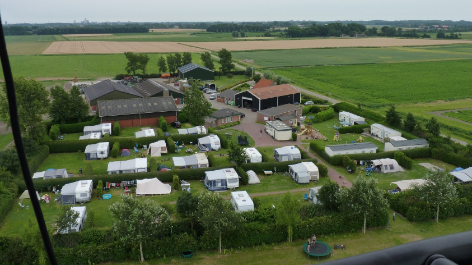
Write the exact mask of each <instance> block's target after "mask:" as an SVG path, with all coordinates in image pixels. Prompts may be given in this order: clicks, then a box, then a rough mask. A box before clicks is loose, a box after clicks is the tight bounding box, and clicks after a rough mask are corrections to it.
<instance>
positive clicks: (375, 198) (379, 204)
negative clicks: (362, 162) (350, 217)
mask: <svg viewBox="0 0 472 265" xmlns="http://www.w3.org/2000/svg"><path fill="white" fill-rule="evenodd" d="M384 194H385V191H383V190H381V189H380V188H379V187H377V180H376V179H374V178H368V179H366V178H365V177H363V176H361V175H359V176H357V178H356V179H355V180H354V182H353V183H352V187H351V188H350V189H346V188H341V189H340V190H339V193H338V194H337V196H338V199H339V201H340V202H341V207H342V209H343V210H344V211H345V212H348V213H352V214H354V215H361V216H363V217H364V225H363V227H362V231H363V233H364V234H365V231H366V223H367V217H368V216H371V215H373V214H374V213H378V212H380V211H382V210H384V209H385V208H386V207H387V206H388V202H387V199H386V198H385V196H384Z"/></svg>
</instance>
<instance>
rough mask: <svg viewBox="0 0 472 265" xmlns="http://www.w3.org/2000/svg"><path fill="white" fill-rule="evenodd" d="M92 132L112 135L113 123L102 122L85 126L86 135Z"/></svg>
mask: <svg viewBox="0 0 472 265" xmlns="http://www.w3.org/2000/svg"><path fill="white" fill-rule="evenodd" d="M91 133H100V134H101V135H105V134H106V133H108V135H111V123H102V124H97V125H94V126H84V135H87V134H91Z"/></svg>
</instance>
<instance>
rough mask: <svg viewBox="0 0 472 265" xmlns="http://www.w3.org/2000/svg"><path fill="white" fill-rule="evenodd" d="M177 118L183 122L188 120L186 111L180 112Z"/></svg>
mask: <svg viewBox="0 0 472 265" xmlns="http://www.w3.org/2000/svg"><path fill="white" fill-rule="evenodd" d="M177 120H178V121H180V122H181V123H185V122H188V118H187V115H185V113H183V112H179V114H178V115H177Z"/></svg>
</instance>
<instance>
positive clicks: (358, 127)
mask: <svg viewBox="0 0 472 265" xmlns="http://www.w3.org/2000/svg"><path fill="white" fill-rule="evenodd" d="M365 128H370V125H369V124H360V125H353V126H347V127H341V128H339V133H341V134H344V133H357V134H361V133H363V132H364V129H365Z"/></svg>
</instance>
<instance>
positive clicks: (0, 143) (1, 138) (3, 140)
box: [0, 133, 13, 151]
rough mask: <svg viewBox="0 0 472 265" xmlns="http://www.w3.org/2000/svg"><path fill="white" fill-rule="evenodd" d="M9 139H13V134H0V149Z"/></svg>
mask: <svg viewBox="0 0 472 265" xmlns="http://www.w3.org/2000/svg"><path fill="white" fill-rule="evenodd" d="M11 141H13V134H12V133H7V134H1V135H0V151H1V150H3V149H4V148H5V147H6V146H7V145H8V144H9V143H10V142H11Z"/></svg>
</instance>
